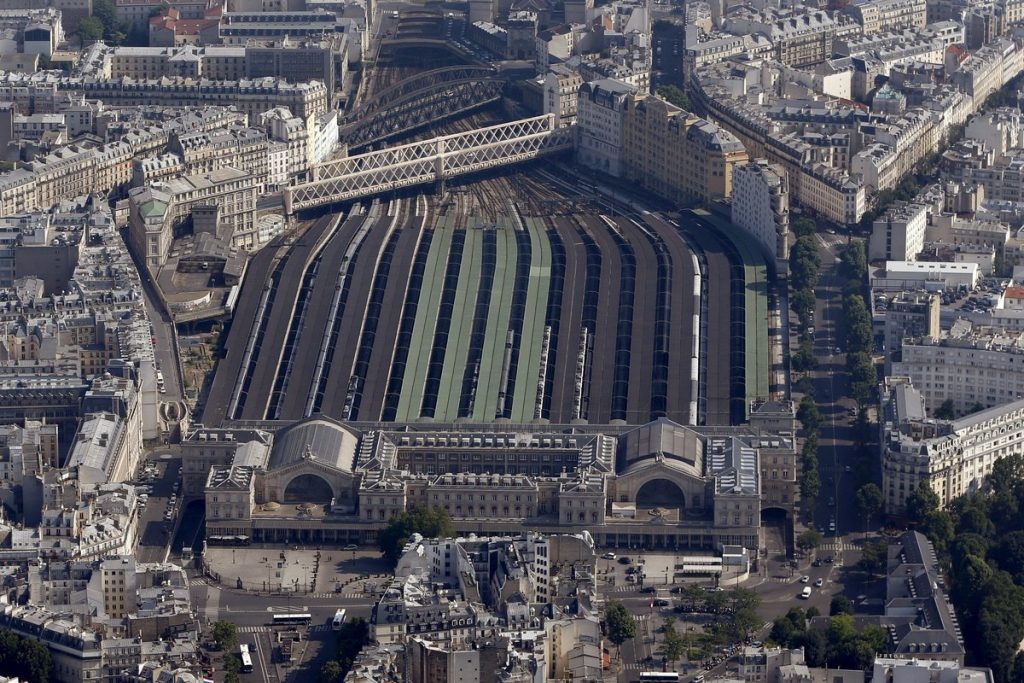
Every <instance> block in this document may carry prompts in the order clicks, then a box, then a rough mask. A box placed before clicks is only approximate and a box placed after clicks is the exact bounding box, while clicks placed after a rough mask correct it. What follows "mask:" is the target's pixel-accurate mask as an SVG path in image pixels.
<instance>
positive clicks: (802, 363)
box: [793, 339, 818, 372]
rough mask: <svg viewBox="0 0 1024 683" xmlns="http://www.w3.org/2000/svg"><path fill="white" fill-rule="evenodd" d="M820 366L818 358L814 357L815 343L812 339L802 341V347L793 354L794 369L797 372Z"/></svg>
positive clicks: (808, 370)
mask: <svg viewBox="0 0 1024 683" xmlns="http://www.w3.org/2000/svg"><path fill="white" fill-rule="evenodd" d="M816 367H818V359H817V358H815V357H814V345H813V344H811V340H810V339H804V340H801V341H800V348H799V349H797V352H796V353H795V354H793V369H794V370H796V371H797V372H810V371H811V370H814V369H815V368H816Z"/></svg>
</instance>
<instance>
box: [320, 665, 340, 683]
mask: <svg viewBox="0 0 1024 683" xmlns="http://www.w3.org/2000/svg"><path fill="white" fill-rule="evenodd" d="M341 680H342V673H341V664H339V663H338V660H336V659H329V660H327V661H326V662H324V664H323V666H321V667H320V683H339V681H341Z"/></svg>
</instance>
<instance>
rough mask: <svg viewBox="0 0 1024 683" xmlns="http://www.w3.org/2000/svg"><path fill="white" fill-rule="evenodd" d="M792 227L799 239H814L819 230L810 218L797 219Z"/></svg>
mask: <svg viewBox="0 0 1024 683" xmlns="http://www.w3.org/2000/svg"><path fill="white" fill-rule="evenodd" d="M792 227H793V234H794V235H796V237H797V239H799V238H801V237H814V233H815V232H817V230H818V226H817V225H815V224H814V221H812V220H811V219H810V218H797V219H796V220H795V221H793V225H792Z"/></svg>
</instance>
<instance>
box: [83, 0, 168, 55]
mask: <svg viewBox="0 0 1024 683" xmlns="http://www.w3.org/2000/svg"><path fill="white" fill-rule="evenodd" d="M169 7H170V5H169V4H167V3H163V4H161V5H159V6H157V7H155V8H153V11H152V12H150V16H151V17H153V16H156V15H157V14H159V13H161V12H163V11H164V10H166V9H168V8H169ZM75 34H76V35H77V36H78V39H79V40H81V41H82V44H83V45H84V44H86V43H92V42H95V41H97V40H102V41H105V42H106V43H108V44H110V45H148V44H149V33H148V32H147V30H146V29H145V28H140V27H134V26H132V24H131V23H130V22H127V21H120V20H118V18H117V8H116V6H115V4H114V0H93V3H92V16H88V17H85V18H83V19H82V20H81V21H79V22H78V28H77V29H76V30H75Z"/></svg>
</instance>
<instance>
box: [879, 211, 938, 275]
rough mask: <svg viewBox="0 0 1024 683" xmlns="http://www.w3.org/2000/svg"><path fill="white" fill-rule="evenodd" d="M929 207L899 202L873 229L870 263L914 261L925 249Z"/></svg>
mask: <svg viewBox="0 0 1024 683" xmlns="http://www.w3.org/2000/svg"><path fill="white" fill-rule="evenodd" d="M927 225H928V207H926V206H925V205H924V204H911V203H907V202H897V203H895V204H894V205H893V206H892V207H890V208H889V210H887V211H886V212H885V214H883V215H882V216H881V217H880V218H877V219H875V221H874V223H872V226H871V239H870V240H869V241H868V259H870V260H872V261H874V260H885V261H913V260H915V259H916V258H917V255H918V254H920V253H921V251H922V250H923V249H924V236H925V228H926V227H927Z"/></svg>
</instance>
